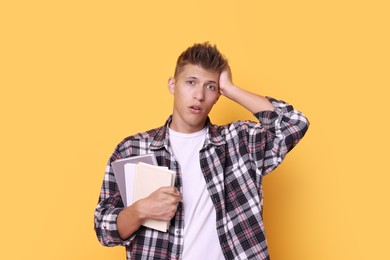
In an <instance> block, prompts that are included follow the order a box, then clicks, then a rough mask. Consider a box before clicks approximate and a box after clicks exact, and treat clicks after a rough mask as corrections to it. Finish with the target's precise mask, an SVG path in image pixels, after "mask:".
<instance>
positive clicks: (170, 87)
mask: <svg viewBox="0 0 390 260" xmlns="http://www.w3.org/2000/svg"><path fill="white" fill-rule="evenodd" d="M175 83H176V81H175V78H173V77H170V78H169V79H168V90H169V92H170V93H171V94H175Z"/></svg>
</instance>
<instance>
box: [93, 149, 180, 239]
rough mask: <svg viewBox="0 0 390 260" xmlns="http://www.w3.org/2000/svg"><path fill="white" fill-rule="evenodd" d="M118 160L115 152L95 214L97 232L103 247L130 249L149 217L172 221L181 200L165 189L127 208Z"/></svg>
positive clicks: (174, 192) (174, 190)
mask: <svg viewBox="0 0 390 260" xmlns="http://www.w3.org/2000/svg"><path fill="white" fill-rule="evenodd" d="M117 158H120V156H119V152H118V151H117V150H116V151H115V152H114V154H113V155H112V157H111V159H110V161H109V162H108V165H107V170H106V173H105V175H104V180H103V184H102V188H101V191H100V197H99V203H98V205H97V206H96V209H95V214H94V220H95V232H96V235H97V238H98V240H99V242H100V243H101V244H102V245H104V246H116V245H123V246H128V245H129V244H130V241H131V240H132V237H131V235H132V234H134V232H135V231H137V230H138V228H139V227H140V225H141V224H142V223H143V221H144V220H145V219H146V218H153V219H160V220H167V221H168V220H170V219H171V218H172V217H173V215H174V213H175V211H176V207H177V202H178V201H179V200H180V199H181V195H180V194H179V193H178V192H177V191H176V189H174V188H173V187H165V188H160V189H158V190H157V191H155V192H153V193H152V194H150V196H148V197H147V198H145V199H142V200H139V201H137V202H135V203H134V204H133V205H132V206H129V207H126V208H124V207H123V206H124V205H123V202H122V199H121V196H120V193H119V190H118V189H117V185H116V179H115V177H114V173H113V171H112V167H111V162H112V161H114V160H115V159H117ZM168 204H170V205H168ZM172 212H173V213H172Z"/></svg>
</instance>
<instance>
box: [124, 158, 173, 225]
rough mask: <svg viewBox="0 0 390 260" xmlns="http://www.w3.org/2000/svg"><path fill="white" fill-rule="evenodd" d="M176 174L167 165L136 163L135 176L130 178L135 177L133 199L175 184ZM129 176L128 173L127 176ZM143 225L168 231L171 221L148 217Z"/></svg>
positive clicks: (135, 199)
mask: <svg viewBox="0 0 390 260" xmlns="http://www.w3.org/2000/svg"><path fill="white" fill-rule="evenodd" d="M175 174H176V173H175V172H174V171H171V170H169V169H167V168H166V167H159V166H154V165H150V164H146V163H142V162H140V163H137V164H136V165H135V175H134V176H133V177H131V176H129V178H133V180H132V182H133V185H134V189H133V190H134V192H133V201H134V202H135V201H137V200H139V199H143V198H145V197H147V196H149V195H150V194H151V193H152V192H154V191H155V190H157V189H158V188H160V187H164V186H173V185H174V182H175ZM127 176H128V175H127V173H126V178H127ZM129 184H130V182H129ZM143 226H146V227H149V228H153V229H156V230H159V231H162V232H166V231H167V230H168V227H169V222H166V221H161V220H154V219H148V220H146V221H145V222H144V223H143Z"/></svg>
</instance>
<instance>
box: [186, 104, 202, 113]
mask: <svg viewBox="0 0 390 260" xmlns="http://www.w3.org/2000/svg"><path fill="white" fill-rule="evenodd" d="M188 109H189V110H190V112H191V113H193V114H200V113H201V112H202V111H203V110H202V108H201V107H199V106H189V107H188Z"/></svg>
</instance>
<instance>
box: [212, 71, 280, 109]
mask: <svg viewBox="0 0 390 260" xmlns="http://www.w3.org/2000/svg"><path fill="white" fill-rule="evenodd" d="M219 88H220V92H221V94H222V95H224V96H225V97H227V98H229V99H231V100H233V101H235V102H237V103H238V104H240V105H241V106H243V107H245V108H246V109H248V110H249V111H251V112H252V113H253V114H254V113H257V112H261V111H266V110H274V107H273V106H272V104H271V102H270V101H269V100H268V99H267V98H266V97H263V96H260V95H257V94H253V93H251V92H248V91H246V90H244V89H241V88H239V87H237V86H235V85H234V84H233V83H232V76H231V70H230V67H229V66H227V67H226V68H225V69H224V70H223V71H222V72H221V75H220V78H219Z"/></svg>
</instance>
